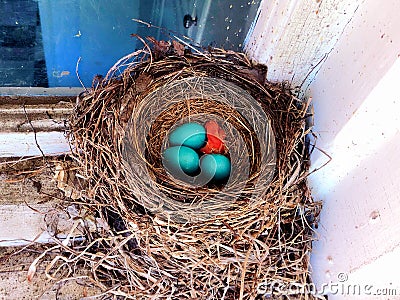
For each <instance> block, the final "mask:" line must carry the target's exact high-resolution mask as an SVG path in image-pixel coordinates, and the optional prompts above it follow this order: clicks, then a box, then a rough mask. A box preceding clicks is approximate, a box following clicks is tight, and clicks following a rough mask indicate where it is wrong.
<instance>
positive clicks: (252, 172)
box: [122, 77, 276, 222]
mask: <svg viewBox="0 0 400 300" xmlns="http://www.w3.org/2000/svg"><path fill="white" fill-rule="evenodd" d="M208 120H217V122H218V123H220V125H222V127H223V129H224V130H225V132H226V141H225V143H226V145H227V147H228V150H229V156H230V159H231V165H232V169H231V174H230V177H229V179H228V181H227V182H226V184H224V185H222V186H220V187H215V186H210V185H207V186H197V185H191V184H188V183H187V182H185V181H182V180H179V179H177V178H174V177H173V176H171V175H170V174H169V173H168V172H167V171H166V170H165V168H164V166H163V165H162V157H161V153H162V151H163V149H165V147H166V146H167V140H168V134H169V133H170V132H171V130H173V129H174V128H175V127H176V126H179V125H180V124H182V123H186V122H198V123H201V124H202V123H203V124H204V122H205V121H208ZM122 157H123V163H124V165H125V166H126V168H125V170H126V173H127V174H126V175H127V176H126V177H127V181H128V184H129V186H130V187H131V188H132V191H133V193H134V194H135V196H136V197H137V199H140V203H141V204H142V205H143V207H144V208H146V209H148V210H150V211H152V212H157V213H161V215H164V216H165V217H168V218H173V219H175V220H181V221H184V222H187V221H194V220H196V221H198V220H207V219H210V218H213V217H215V216H216V215H218V214H220V213H222V212H224V211H229V210H234V209H235V207H236V205H238V203H237V202H243V201H245V202H246V203H248V204H252V203H253V204H254V202H257V201H262V199H261V198H262V196H263V195H264V193H265V191H266V189H267V187H268V184H269V183H270V181H271V180H272V178H273V175H274V171H275V160H276V150H275V139H274V136H273V133H272V130H271V125H270V122H269V119H268V117H267V116H266V114H265V113H264V111H263V110H262V108H261V107H260V105H259V103H258V102H257V101H256V100H255V99H254V98H252V97H251V96H250V95H249V94H248V93H247V92H246V91H244V90H243V89H241V88H239V87H237V86H235V85H234V84H232V83H230V82H227V81H225V80H222V79H216V78H210V77H190V78H185V79H182V80H178V81H173V82H171V83H168V84H166V85H164V86H162V87H161V88H159V89H157V90H156V91H154V92H152V93H151V94H149V95H148V96H146V97H145V98H144V99H143V100H142V101H141V103H139V105H138V107H137V108H136V109H135V110H134V113H133V115H132V118H131V120H130V122H129V123H128V125H127V128H126V134H125V138H124V142H123V149H122ZM221 210H222V211H221Z"/></svg>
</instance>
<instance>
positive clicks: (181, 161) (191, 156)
mask: <svg viewBox="0 0 400 300" xmlns="http://www.w3.org/2000/svg"><path fill="white" fill-rule="evenodd" d="M162 162H163V165H164V167H165V168H166V169H167V170H168V171H169V172H170V173H171V174H172V175H173V176H175V177H176V178H180V177H182V176H183V175H185V174H187V175H191V174H194V173H196V172H197V171H198V169H199V155H198V154H197V152H196V151H194V150H193V149H191V148H188V147H185V146H174V147H170V148H168V149H166V150H165V151H164V152H163V155H162ZM184 173H185V174H184Z"/></svg>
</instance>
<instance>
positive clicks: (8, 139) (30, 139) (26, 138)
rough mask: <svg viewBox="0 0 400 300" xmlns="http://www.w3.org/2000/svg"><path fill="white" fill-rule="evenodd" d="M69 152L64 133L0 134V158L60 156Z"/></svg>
mask: <svg viewBox="0 0 400 300" xmlns="http://www.w3.org/2000/svg"><path fill="white" fill-rule="evenodd" d="M38 145H39V146H38ZM69 151H70V146H69V144H68V142H67V140H66V137H65V134H64V132H60V131H50V132H37V133H36V134H35V133H34V132H12V133H11V132H0V158H1V157H20V156H39V155H42V152H43V154H44V155H60V154H63V153H66V152H69Z"/></svg>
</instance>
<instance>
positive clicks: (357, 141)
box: [309, 0, 400, 299]
mask: <svg viewBox="0 0 400 300" xmlns="http://www.w3.org/2000/svg"><path fill="white" fill-rule="evenodd" d="M399 10H400V2H399V1H397V0H390V1H385V2H380V1H375V0H366V1H365V2H364V3H363V4H362V5H361V6H360V8H359V10H358V11H357V13H356V15H355V16H354V17H353V19H352V20H351V22H350V23H349V25H348V26H347V28H346V29H345V31H344V32H343V34H342V36H341V38H340V40H339V42H338V43H337V44H336V46H335V48H334V51H332V52H331V54H330V55H329V57H328V58H327V60H326V62H325V63H324V64H323V65H322V67H321V69H320V71H319V73H318V75H317V76H316V78H315V81H314V82H313V83H312V84H311V86H310V90H309V94H310V95H311V96H312V97H313V101H314V109H315V124H316V125H315V130H316V133H317V134H318V135H319V140H318V146H319V147H320V148H322V149H324V150H325V151H326V152H327V153H329V155H331V156H332V162H331V163H330V164H329V165H328V166H327V167H325V168H324V169H322V170H321V171H320V172H318V173H316V174H314V175H313V176H312V177H311V184H312V187H313V195H314V197H315V198H316V199H317V200H320V199H321V200H324V203H325V204H324V208H323V211H322V214H321V225H320V228H319V230H318V233H319V234H320V241H319V242H317V243H315V244H314V249H313V254H312V266H313V272H314V279H315V280H316V282H317V283H318V284H319V285H321V284H322V283H326V282H329V281H333V282H338V275H339V274H341V273H346V274H348V277H349V279H348V281H345V282H344V286H345V287H347V286H348V285H349V284H365V283H369V284H371V285H373V286H374V288H385V287H387V288H397V295H387V296H386V297H385V296H382V295H381V296H380V295H372V296H370V295H368V299H399V298H400V286H399V285H400V282H399V272H398V261H399V260H400V255H399V254H400V252H399V246H400V229H399V227H398V226H397V223H398V220H399V219H400V197H399V195H400V185H399V184H398V180H399V178H400V156H399V149H400V98H399V92H398V84H399V78H400V31H399V28H400V19H399V18H398V11H399ZM325 160H326V157H324V155H322V154H321V155H315V156H314V166H315V167H317V166H318V165H320V164H321V163H323V162H324V161H325ZM381 262H382V263H383V262H385V264H386V266H390V265H392V266H391V269H385V268H383V267H381V266H380V263H381ZM390 262H391V264H390ZM367 278H368V280H366V279H367ZM353 298H354V299H367V295H366V294H361V295H360V296H357V295H352V294H350V295H344V294H341V293H337V294H336V295H330V296H329V299H353Z"/></svg>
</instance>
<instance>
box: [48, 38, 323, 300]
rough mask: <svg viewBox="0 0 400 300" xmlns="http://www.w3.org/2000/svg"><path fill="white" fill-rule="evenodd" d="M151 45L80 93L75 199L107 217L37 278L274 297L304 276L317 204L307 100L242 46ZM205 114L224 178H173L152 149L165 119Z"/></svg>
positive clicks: (195, 294)
mask: <svg viewBox="0 0 400 300" xmlns="http://www.w3.org/2000/svg"><path fill="white" fill-rule="evenodd" d="M151 42H152V43H153V46H152V47H150V46H148V44H145V47H144V48H143V49H141V50H138V51H136V52H135V53H132V54H131V55H129V56H127V57H125V58H123V59H121V60H120V61H119V62H118V63H117V64H116V65H115V66H114V67H113V68H112V69H111V70H110V72H109V74H107V76H106V77H105V78H104V79H103V78H100V77H98V78H96V80H95V81H94V83H93V87H92V89H90V90H87V91H86V92H85V93H83V94H82V95H80V96H79V97H78V101H77V105H76V108H75V110H74V113H73V115H72V116H71V119H70V122H69V125H70V133H69V137H70V139H71V145H72V147H71V148H72V155H71V156H72V158H73V160H74V161H75V162H76V164H77V170H78V171H77V177H79V178H83V187H82V191H81V193H80V196H79V197H77V198H79V199H80V200H79V199H77V200H75V203H76V202H77V203H78V204H79V205H80V206H81V207H85V208H86V210H88V211H91V212H92V213H93V214H94V215H95V216H96V217H97V220H103V221H104V222H106V223H107V224H108V226H109V228H108V230H102V231H101V230H94V231H93V230H90V233H86V234H85V235H84V236H83V239H76V240H73V241H72V240H69V242H70V244H69V245H68V246H66V243H65V242H64V243H63V244H59V249H60V251H61V254H60V255H59V256H57V257H56V258H55V260H56V261H53V262H52V263H51V265H50V266H49V267H48V268H47V272H48V274H49V276H51V278H53V279H54V278H58V279H61V280H62V278H66V277H69V278H73V277H74V276H77V275H76V274H79V272H80V270H81V269H83V268H86V269H88V270H89V271H90V274H91V275H90V276H89V277H90V282H91V284H94V285H96V286H98V287H100V288H101V289H102V290H103V291H104V293H105V294H107V295H110V296H111V295H114V296H116V297H118V296H121V297H125V298H132V299H147V298H152V299H167V298H168V299H255V298H257V297H272V298H273V297H275V296H274V295H276V297H278V298H279V299H281V298H282V297H284V296H282V295H283V294H282V293H283V292H282V291H283V289H282V285H286V286H288V285H289V284H295V285H296V286H305V285H307V284H308V283H309V282H310V275H309V254H310V251H311V243H312V240H313V228H314V226H315V225H316V223H317V221H318V215H319V211H320V203H317V202H314V201H313V200H312V198H311V195H310V190H309V188H308V185H307V176H308V168H309V154H310V153H309V152H310V150H309V147H308V145H307V143H306V136H307V135H308V134H309V132H310V129H307V127H306V119H307V117H308V115H307V106H308V104H307V103H305V102H303V101H301V100H300V99H298V98H296V97H295V96H294V95H293V94H292V93H291V92H290V90H289V89H287V88H286V87H285V85H283V84H272V83H268V82H266V81H265V74H266V69H265V67H262V66H257V65H254V64H253V63H252V62H251V61H249V60H248V59H247V57H246V56H245V55H244V54H241V53H236V52H232V51H224V50H221V49H209V50H208V51H199V50H197V49H193V48H191V47H190V46H189V45H186V48H185V47H184V45H182V44H179V43H177V42H175V41H173V42H172V43H166V42H158V41H155V40H151ZM211 118H212V119H215V120H217V121H218V122H219V123H220V124H222V125H221V126H223V128H224V130H225V132H226V145H227V147H228V150H229V156H230V158H231V161H232V172H231V176H230V178H229V180H228V181H227V182H226V183H225V184H223V185H220V186H213V185H207V184H206V185H193V184H188V183H187V182H185V181H181V180H178V179H175V178H173V177H171V176H170V174H168V172H166V171H165V170H164V168H163V166H162V162H161V155H160V153H161V151H162V149H163V147H165V146H166V140H167V139H166V137H167V136H168V133H169V132H170V130H171V129H173V128H175V127H176V126H178V125H179V124H182V123H184V122H188V121H191V122H192V121H198V122H204V120H208V119H211ZM104 222H103V223H104ZM103 227H104V226H103ZM86 232H88V231H86ZM52 249H53V250H54V248H52ZM62 270H63V271H62ZM278 284H279V287H280V288H281V289H280V291H277V290H276V287H277V286H278ZM288 297H289V296H288ZM290 297H292V296H290ZM297 298H301V299H302V298H304V299H305V298H307V299H310V298H312V295H307V294H299V295H297ZM291 299H292V298H291Z"/></svg>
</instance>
